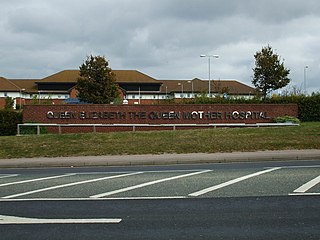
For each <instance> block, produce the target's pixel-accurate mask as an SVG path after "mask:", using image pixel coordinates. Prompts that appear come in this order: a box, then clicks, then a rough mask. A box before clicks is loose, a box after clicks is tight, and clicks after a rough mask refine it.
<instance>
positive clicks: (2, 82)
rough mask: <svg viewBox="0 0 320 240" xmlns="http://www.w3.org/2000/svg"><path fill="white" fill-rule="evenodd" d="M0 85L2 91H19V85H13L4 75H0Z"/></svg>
mask: <svg viewBox="0 0 320 240" xmlns="http://www.w3.org/2000/svg"><path fill="white" fill-rule="evenodd" d="M0 86H1V90H2V91H8V92H16V91H20V90H19V89H20V88H19V86H17V85H15V84H14V83H12V82H11V81H10V80H8V79H6V78H4V77H0Z"/></svg>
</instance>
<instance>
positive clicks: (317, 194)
mask: <svg viewBox="0 0 320 240" xmlns="http://www.w3.org/2000/svg"><path fill="white" fill-rule="evenodd" d="M289 196H320V193H289Z"/></svg>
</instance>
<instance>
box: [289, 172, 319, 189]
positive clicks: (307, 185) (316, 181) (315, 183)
mask: <svg viewBox="0 0 320 240" xmlns="http://www.w3.org/2000/svg"><path fill="white" fill-rule="evenodd" d="M318 183H320V175H319V176H318V177H316V178H314V179H312V180H311V181H309V182H307V183H306V184H303V185H302V186H301V187H299V188H297V189H296V190H294V191H293V192H295V193H305V192H306V191H308V190H309V189H310V188H312V187H314V186H315V185H317V184H318Z"/></svg>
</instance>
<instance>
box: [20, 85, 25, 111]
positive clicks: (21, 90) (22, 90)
mask: <svg viewBox="0 0 320 240" xmlns="http://www.w3.org/2000/svg"><path fill="white" fill-rule="evenodd" d="M25 90H26V89H24V88H22V89H21V88H20V110H21V108H22V104H21V98H22V92H24V91H25Z"/></svg>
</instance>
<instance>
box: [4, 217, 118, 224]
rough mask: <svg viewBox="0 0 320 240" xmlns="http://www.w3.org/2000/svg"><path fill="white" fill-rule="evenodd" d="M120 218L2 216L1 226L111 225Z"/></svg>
mask: <svg viewBox="0 0 320 240" xmlns="http://www.w3.org/2000/svg"><path fill="white" fill-rule="evenodd" d="M121 221H122V219H120V218H97V219H95V218H93V219H43V218H26V217H15V216H6V215H0V225H1V224H65V223H68V224H97V223H99V224H102V223H104V224H110V223H120V222H121Z"/></svg>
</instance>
